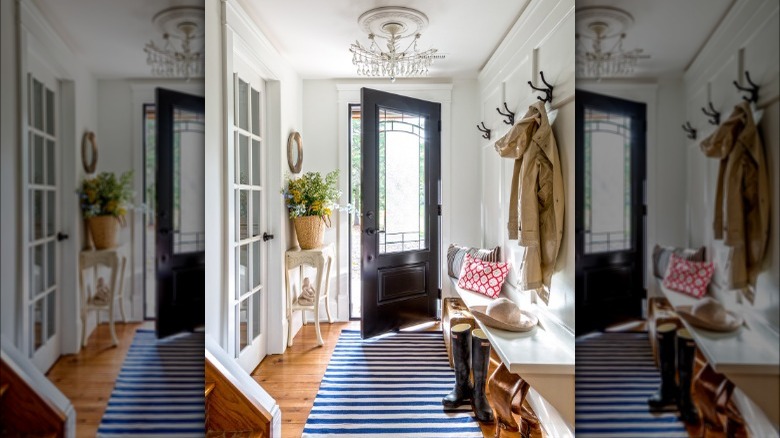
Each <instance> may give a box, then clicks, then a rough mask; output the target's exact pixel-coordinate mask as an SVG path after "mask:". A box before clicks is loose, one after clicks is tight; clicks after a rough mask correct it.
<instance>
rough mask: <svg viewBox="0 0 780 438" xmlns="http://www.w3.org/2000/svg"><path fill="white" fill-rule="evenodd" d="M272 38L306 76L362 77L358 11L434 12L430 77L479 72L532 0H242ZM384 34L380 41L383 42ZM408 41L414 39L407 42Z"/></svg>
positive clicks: (428, 39)
mask: <svg viewBox="0 0 780 438" xmlns="http://www.w3.org/2000/svg"><path fill="white" fill-rule="evenodd" d="M241 2H242V4H243V5H244V7H245V8H246V9H247V10H248V12H249V14H250V15H251V17H252V18H253V20H254V21H255V22H256V23H257V24H258V25H259V27H260V28H261V29H262V30H263V33H265V34H266V36H267V37H268V38H269V39H270V40H271V43H272V44H273V45H274V46H275V47H276V48H277V49H278V50H279V52H280V53H281V54H282V55H283V56H284V57H285V58H286V59H287V60H288V61H289V62H290V63H291V64H292V66H293V68H294V69H295V70H296V71H297V72H298V73H299V74H300V75H301V77H302V78H305V79H308V78H352V77H357V74H356V73H355V67H354V66H353V65H352V54H351V53H350V52H349V45H350V44H351V43H354V42H355V40H359V41H360V43H361V44H363V45H368V37H367V35H365V34H364V33H363V31H362V30H361V29H360V27H359V26H358V22H357V20H358V17H359V16H360V15H361V14H362V13H364V12H366V11H368V10H370V9H373V8H376V7H380V6H403V7H410V8H414V9H417V10H419V11H420V12H422V13H424V14H425V15H427V16H428V20H429V24H428V27H427V29H426V30H424V31H423V32H422V37H421V38H420V40H419V43H418V47H419V48H420V49H421V50H426V49H429V48H436V49H439V52H440V53H444V54H446V56H447V57H446V58H445V59H443V60H438V61H435V62H434V63H433V65H432V66H431V68H430V77H476V75H477V73H478V72H479V70H480V69H481V68H482V66H483V65H484V64H485V62H487V60H488V59H489V58H490V55H491V54H492V53H493V51H494V50H495V49H496V48H497V47H498V45H499V43H500V42H501V40H503V38H504V37H505V35H506V34H507V32H508V31H509V29H510V28H511V27H512V25H514V23H515V22H516V21H517V19H518V17H519V16H520V12H521V11H522V10H523V8H524V7H525V5H526V4H527V3H528V0H489V1H479V0H366V1H355V0H286V1H279V0H241ZM380 41H381V40H378V41H377V42H380ZM406 44H408V43H406Z"/></svg>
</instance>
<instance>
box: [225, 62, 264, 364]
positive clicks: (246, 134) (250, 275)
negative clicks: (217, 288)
mask: <svg viewBox="0 0 780 438" xmlns="http://www.w3.org/2000/svg"><path fill="white" fill-rule="evenodd" d="M237 64H238V65H237V67H239V68H238V70H239V73H236V74H235V75H234V91H235V96H234V114H233V121H234V125H233V130H232V135H233V140H234V141H233V151H232V152H233V153H232V159H233V169H232V171H233V175H232V177H231V189H230V190H231V193H230V198H231V201H232V202H231V203H232V206H233V215H232V217H233V222H234V223H233V224H232V225H231V229H232V233H231V234H232V236H233V238H232V239H231V240H232V242H233V251H234V256H233V257H234V258H233V260H234V263H233V267H234V268H233V269H234V270H233V275H234V282H235V288H234V289H235V291H234V294H233V297H232V300H231V303H232V304H231V306H232V311H231V313H232V317H231V319H232V321H233V323H234V325H233V329H232V330H231V333H233V346H234V347H233V349H234V356H235V357H236V358H238V360H239V363H241V365H242V366H243V367H244V368H245V369H250V370H251V368H254V366H256V365H257V364H258V363H259V361H260V360H261V359H262V357H263V356H265V337H264V336H263V334H264V327H265V324H266V321H265V314H264V313H263V312H264V308H265V301H266V297H265V291H264V284H265V273H266V269H265V261H266V257H265V251H266V248H265V246H266V245H264V240H263V235H262V234H263V233H262V230H264V229H265V222H266V219H265V215H266V212H265V181H264V178H265V172H264V169H263V167H262V166H263V165H264V162H265V160H264V155H263V154H264V153H265V150H264V148H265V143H264V139H263V134H264V126H263V117H264V115H263V108H264V101H263V99H264V97H263V93H264V88H263V82H262V81H261V80H260V79H259V78H258V77H255V80H254V81H252V80H250V79H249V78H250V77H252V75H251V74H247V75H246V77H245V76H244V75H243V73H241V72H242V71H243V67H244V66H243V64H241V63H240V62H237Z"/></svg>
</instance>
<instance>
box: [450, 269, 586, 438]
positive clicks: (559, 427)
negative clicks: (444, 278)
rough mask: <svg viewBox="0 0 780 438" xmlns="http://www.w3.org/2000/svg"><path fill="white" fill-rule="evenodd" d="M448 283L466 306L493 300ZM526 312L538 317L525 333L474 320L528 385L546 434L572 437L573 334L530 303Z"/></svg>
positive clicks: (483, 303)
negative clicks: (509, 330) (535, 325)
mask: <svg viewBox="0 0 780 438" xmlns="http://www.w3.org/2000/svg"><path fill="white" fill-rule="evenodd" d="M450 281H452V287H453V290H455V291H456V292H457V293H458V295H460V297H461V299H462V300H463V302H464V303H465V304H466V305H467V306H469V307H473V306H486V305H488V304H489V303H490V301H492V300H491V299H490V298H488V297H486V296H485V295H482V294H478V293H474V292H471V291H467V290H464V289H461V288H459V287H458V286H457V281H456V280H454V279H452V278H450ZM528 310H529V311H531V312H533V313H534V314H535V315H536V316H537V317H538V318H539V325H538V326H537V327H535V328H534V329H533V330H531V331H529V332H525V333H513V332H508V331H505V330H499V329H495V328H493V327H488V326H486V325H485V324H483V323H482V322H480V321H479V320H478V319H476V318H475V320H476V321H477V323H478V324H479V326H480V328H481V329H482V330H483V331H484V332H485V334H487V337H488V340H489V341H490V344H491V345H492V347H493V349H494V350H495V351H496V354H497V355H498V357H499V359H501V361H502V362H503V363H504V365H505V366H506V367H507V369H509V371H510V372H511V373H514V374H518V375H520V376H521V377H522V378H523V379H524V380H525V381H526V382H528V384H529V385H530V386H531V390H530V391H529V393H528V396H527V398H526V400H528V402H529V404H530V405H531V408H533V410H534V412H535V413H536V414H537V416H538V417H539V420H540V422H541V423H542V426H543V427H544V428H545V432H547V434H548V435H549V436H555V437H565V436H574V359H575V358H574V333H573V332H571V331H570V330H568V329H567V328H566V327H564V326H562V325H561V324H560V323H559V322H557V321H555V320H554V318H553V317H552V316H551V315H549V314H548V313H547V311H546V310H545V309H543V308H542V307H540V306H537V305H535V304H532V305H531V308H530V309H528ZM550 407H552V408H554V409H553V410H554V411H557V414H558V415H555V412H552V411H551V410H550Z"/></svg>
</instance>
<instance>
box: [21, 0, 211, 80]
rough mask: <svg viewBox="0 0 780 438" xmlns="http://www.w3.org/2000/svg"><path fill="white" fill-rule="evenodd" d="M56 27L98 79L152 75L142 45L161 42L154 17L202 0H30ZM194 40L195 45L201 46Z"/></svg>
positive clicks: (194, 4)
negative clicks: (174, 7)
mask: <svg viewBox="0 0 780 438" xmlns="http://www.w3.org/2000/svg"><path fill="white" fill-rule="evenodd" d="M33 2H34V3H35V5H36V6H37V7H38V8H39V9H40V10H41V12H42V13H43V15H44V17H45V18H46V20H47V21H48V22H49V23H50V24H51V25H52V27H53V28H54V30H55V31H56V32H57V33H58V34H59V35H60V36H61V37H62V38H63V39H64V40H65V43H66V44H67V45H68V46H69V48H70V49H71V50H72V51H73V52H74V54H75V55H76V56H77V57H78V58H79V60H80V61H82V62H83V63H84V64H85V67H86V68H87V69H88V70H89V71H90V72H92V74H93V75H95V77H97V78H148V77H152V75H151V73H150V69H149V66H147V65H146V53H144V51H143V49H144V46H145V45H146V43H148V42H149V40H151V39H154V40H155V42H156V43H157V44H158V45H162V35H161V34H160V32H159V31H158V30H157V28H156V27H155V26H154V25H153V24H152V17H154V15H155V14H157V13H158V12H160V11H161V10H163V9H166V8H168V7H170V6H200V7H203V3H204V1H203V0H33ZM200 44H202V41H198V42H197V45H195V46H194V47H193V48H198V49H199V48H200Z"/></svg>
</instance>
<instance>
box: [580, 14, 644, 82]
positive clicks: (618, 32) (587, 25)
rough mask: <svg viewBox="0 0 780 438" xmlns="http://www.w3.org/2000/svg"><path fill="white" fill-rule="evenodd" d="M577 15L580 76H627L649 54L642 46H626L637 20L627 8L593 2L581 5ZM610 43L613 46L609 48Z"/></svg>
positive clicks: (599, 77) (596, 77)
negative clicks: (594, 4)
mask: <svg viewBox="0 0 780 438" xmlns="http://www.w3.org/2000/svg"><path fill="white" fill-rule="evenodd" d="M575 15H576V17H577V18H576V20H577V24H576V28H577V30H576V34H575V38H576V55H575V56H576V65H577V76H578V77H586V78H595V79H601V78H603V77H615V76H627V75H629V74H631V73H632V72H633V71H634V68H635V67H636V65H637V63H638V61H639V60H640V59H648V58H650V56H649V55H644V54H643V52H644V50H643V49H633V50H625V49H624V48H623V40H624V39H625V38H626V31H627V30H628V28H629V27H630V26H631V25H632V24H633V23H634V17H632V16H631V14H629V13H628V12H626V11H624V10H622V9H618V8H613V7H602V6H593V7H584V8H578V9H577V10H576V12H575ZM608 44H609V45H610V47H609V48H606V47H605V46H607V45H608ZM588 46H589V47H588Z"/></svg>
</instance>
